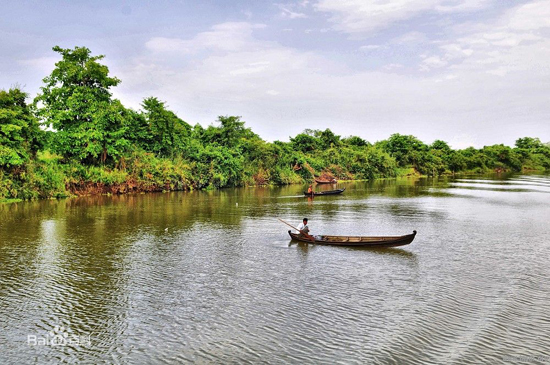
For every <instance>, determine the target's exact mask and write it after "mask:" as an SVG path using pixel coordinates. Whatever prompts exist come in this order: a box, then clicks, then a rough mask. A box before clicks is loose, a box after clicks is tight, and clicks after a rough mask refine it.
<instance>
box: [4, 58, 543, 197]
mask: <svg viewBox="0 0 550 365" xmlns="http://www.w3.org/2000/svg"><path fill="white" fill-rule="evenodd" d="M53 50H54V51H55V52H58V53H59V54H61V56H62V60H61V61H59V62H58V63H57V64H56V68H55V69H54V70H53V72H52V73H51V74H50V75H49V76H47V77H46V78H44V80H43V81H44V86H43V87H42V88H41V92H40V94H39V95H37V96H36V98H35V99H34V103H32V104H31V105H29V104H27V102H26V99H27V96H28V95H27V94H25V93H24V92H22V91H21V90H20V89H19V88H17V87H15V88H12V89H10V90H8V91H0V201H14V200H21V199H22V200H27V199H36V198H58V197H65V196H70V195H74V194H76V195H85V194H98V193H103V194H105V193H115V194H119V193H127V192H133V191H134V192H138V191H139V192H141V191H169V190H186V189H215V188H222V187H229V186H243V185H258V184H276V185H281V184H292V183H304V182H310V181H312V180H313V178H314V177H316V176H323V177H329V176H330V177H336V178H338V179H374V178H382V177H395V176H407V175H418V174H424V175H432V176H435V175H442V174H453V173H459V172H479V173H482V172H489V171H496V172H502V171H517V172H519V171H522V170H523V171H527V170H529V171H531V170H535V171H549V170H550V146H549V145H548V144H543V143H541V141H540V140H539V139H538V138H530V137H525V138H520V139H518V140H517V141H516V146H515V147H514V148H511V147H508V146H504V145H494V146H486V147H484V148H482V149H475V148H473V147H470V148H467V149H464V150H452V149H451V148H450V147H449V145H448V144H447V143H446V142H444V141H439V140H438V141H435V142H434V143H432V144H431V145H427V144H425V143H423V142H422V141H420V140H418V139H417V138H416V137H414V136H406V135H400V134H394V135H392V136H391V137H390V138H388V139H387V140H384V141H379V142H376V143H374V144H372V143H369V142H367V141H365V140H363V139H361V138H360V137H356V136H350V137H347V138H341V137H340V136H338V135H335V134H334V133H333V132H332V131H331V130H330V129H326V130H324V131H321V130H305V131H304V132H303V133H300V134H298V135H296V136H294V137H292V138H290V142H280V141H275V142H273V143H270V142H266V141H264V140H262V139H261V138H260V137H259V136H258V135H257V134H255V133H254V132H252V131H251V130H250V129H249V128H247V127H246V126H245V122H244V121H242V120H241V118H240V117H237V116H220V117H219V118H218V121H217V123H216V124H215V125H210V126H208V127H207V128H203V127H202V126H200V125H198V124H197V125H195V126H191V125H190V124H188V123H186V122H185V121H183V120H182V119H180V118H179V117H178V116H177V115H176V114H175V113H174V112H172V111H170V110H169V109H168V107H167V105H166V104H165V103H164V102H162V101H160V100H158V99H157V98H155V97H149V98H145V99H144V100H143V102H142V104H141V107H142V110H139V111H135V110H132V109H128V108H126V107H124V106H123V105H122V103H121V102H120V101H119V100H117V99H114V98H113V96H112V92H111V89H112V88H113V87H115V86H117V85H118V84H119V83H120V80H119V79H117V78H116V77H110V76H109V70H108V68H107V67H106V66H105V65H102V64H101V63H100V61H101V59H102V58H103V56H92V55H91V52H90V50H89V49H87V48H84V47H76V48H74V49H63V48H60V47H54V48H53ZM40 126H42V127H43V128H40Z"/></svg>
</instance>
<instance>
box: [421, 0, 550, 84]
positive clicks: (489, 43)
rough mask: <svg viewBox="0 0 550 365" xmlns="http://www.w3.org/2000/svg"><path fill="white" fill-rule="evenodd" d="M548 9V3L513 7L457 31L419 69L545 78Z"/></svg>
mask: <svg viewBox="0 0 550 365" xmlns="http://www.w3.org/2000/svg"><path fill="white" fill-rule="evenodd" d="M549 9H550V4H549V3H548V2H542V1H535V2H532V3H529V4H523V5H519V6H516V7H514V8H512V9H510V10H508V11H507V12H506V13H505V14H503V15H502V16H501V17H500V18H497V19H495V20H492V21H487V22H484V23H479V24H468V25H467V26H466V25H465V26H461V27H457V28H456V34H455V37H454V38H453V39H452V40H443V41H442V42H440V44H439V47H438V49H437V51H438V52H434V54H431V55H429V57H428V58H427V59H424V60H423V61H422V64H421V69H422V70H424V71H426V70H430V69H434V68H441V67H443V66H447V67H448V68H452V69H453V70H454V71H456V70H462V71H464V72H486V73H489V74H491V75H496V76H501V77H502V76H505V75H507V74H509V73H511V72H526V71H529V75H528V76H531V75H539V77H540V76H548V75H549V74H550V64H548V61H547V60H548V59H550V39H548V37H547V36H545V34H544V33H543V32H544V31H546V29H548V28H550V20H548V19H549V18H548V17H547V14H548V15H550V10H549ZM438 59H439V60H441V61H442V62H437V60H438ZM427 61H429V62H427ZM443 62H446V64H443Z"/></svg>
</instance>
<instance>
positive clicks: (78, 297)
mask: <svg viewBox="0 0 550 365" xmlns="http://www.w3.org/2000/svg"><path fill="white" fill-rule="evenodd" d="M338 187H345V188H346V191H345V192H344V194H342V195H341V196H327V197H319V198H315V199H307V198H304V197H303V196H302V195H301V194H302V191H303V190H304V189H305V188H304V187H303V186H286V187H259V188H238V189H224V190H220V191H207V192H204V191H199V192H175V193H164V194H162V193H158V194H141V195H126V196H112V197H108V196H100V197H83V198H75V199H67V200H46V201H36V202H24V203H13V204H4V205H0V262H1V265H0V346H1V347H0V363H2V364H23V363H35V362H36V363H56V362H77V363H134V364H145V363H182V362H200V363H223V364H226V363H243V362H251V363H288V362H292V363H302V362H303V363H327V364H332V363H345V364H350V363H351V364H353V363H356V364H363V363H366V362H368V363H379V364H387V363H396V364H401V363H425V364H430V363H431V364H441V363H446V364H453V363H456V364H459V363H460V364H463V363H471V364H478V363H488V362H491V363H494V362H497V363H499V362H507V361H510V362H513V361H515V360H518V357H519V356H526V357H537V356H540V357H541V358H535V359H531V358H530V359H531V360H533V361H536V360H540V361H546V362H548V361H550V350H549V349H550V311H549V310H548V308H549V306H548V303H549V302H550V280H548V277H549V276H550V264H549V258H550V229H549V222H550V178H549V177H548V176H535V175H533V176H531V175H523V176H518V175H516V176H483V177H480V176H476V177H458V178H451V177H444V178H437V179H430V178H408V179H407V178H405V179H397V180H377V181H372V182H349V183H342V184H338ZM319 188H323V189H328V188H330V187H319ZM303 217H307V218H309V226H310V229H311V231H312V233H314V234H323V233H325V234H334V235H337V234H341V235H404V234H409V233H411V232H412V231H413V230H417V231H418V234H417V236H416V238H415V240H414V241H413V242H412V244H410V245H408V246H404V247H402V248H393V249H385V250H369V249H362V248H345V247H331V246H315V245H308V244H302V243H299V244H297V243H292V244H291V242H290V239H289V237H288V233H287V230H288V227H287V226H285V225H283V224H282V223H280V222H279V221H278V220H277V218H282V219H285V220H287V221H289V222H291V223H293V224H296V225H297V224H299V223H300V221H301V220H302V218H303ZM61 327H62V328H61ZM47 340H48V341H50V340H53V342H54V343H51V342H49V343H46V342H45V341H47Z"/></svg>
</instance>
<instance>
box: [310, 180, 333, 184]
mask: <svg viewBox="0 0 550 365" xmlns="http://www.w3.org/2000/svg"><path fill="white" fill-rule="evenodd" d="M315 182H316V183H317V184H336V183H337V182H338V180H336V179H332V180H320V179H315Z"/></svg>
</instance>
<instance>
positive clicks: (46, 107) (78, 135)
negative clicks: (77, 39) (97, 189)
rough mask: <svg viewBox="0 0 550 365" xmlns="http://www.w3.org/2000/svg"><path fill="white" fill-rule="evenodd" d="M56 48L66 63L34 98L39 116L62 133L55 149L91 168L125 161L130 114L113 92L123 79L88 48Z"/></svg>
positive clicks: (55, 141)
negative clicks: (111, 74) (93, 165)
mask: <svg viewBox="0 0 550 365" xmlns="http://www.w3.org/2000/svg"><path fill="white" fill-rule="evenodd" d="M53 50H54V51H55V52H57V53H59V54H61V56H62V60H61V61H59V62H57V63H56V64H55V66H56V67H55V69H54V70H53V71H52V73H51V74H50V75H49V76H47V77H46V78H44V80H43V81H44V84H45V85H44V86H43V87H41V93H40V94H39V95H38V96H37V97H36V99H35V103H36V105H37V106H38V115H39V116H40V117H41V118H42V120H44V121H45V124H46V125H50V126H51V127H53V128H54V129H55V130H56V131H57V133H56V135H55V138H54V140H53V141H52V149H53V150H54V152H57V153H59V154H61V155H62V156H64V157H65V158H68V159H70V158H76V159H78V160H80V161H81V162H84V163H87V164H96V163H98V162H101V163H105V162H106V161H107V159H108V158H110V159H112V160H114V159H116V158H118V157H120V156H121V155H122V154H123V152H124V149H125V148H126V147H127V146H128V140H127V139H126V138H125V134H126V133H125V132H126V128H127V127H126V126H125V119H124V114H125V113H126V110H125V108H124V107H123V106H122V104H121V103H120V102H119V101H118V100H114V99H112V94H111V91H110V88H111V87H113V86H116V85H118V84H119V83H120V80H119V79H117V78H116V77H109V69H108V67H107V66H105V65H102V64H101V63H99V61H100V60H101V59H103V58H104V56H101V55H100V56H92V55H91V52H90V50H89V49H88V48H86V47H75V48H74V49H64V48H61V47H58V46H56V47H53Z"/></svg>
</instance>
